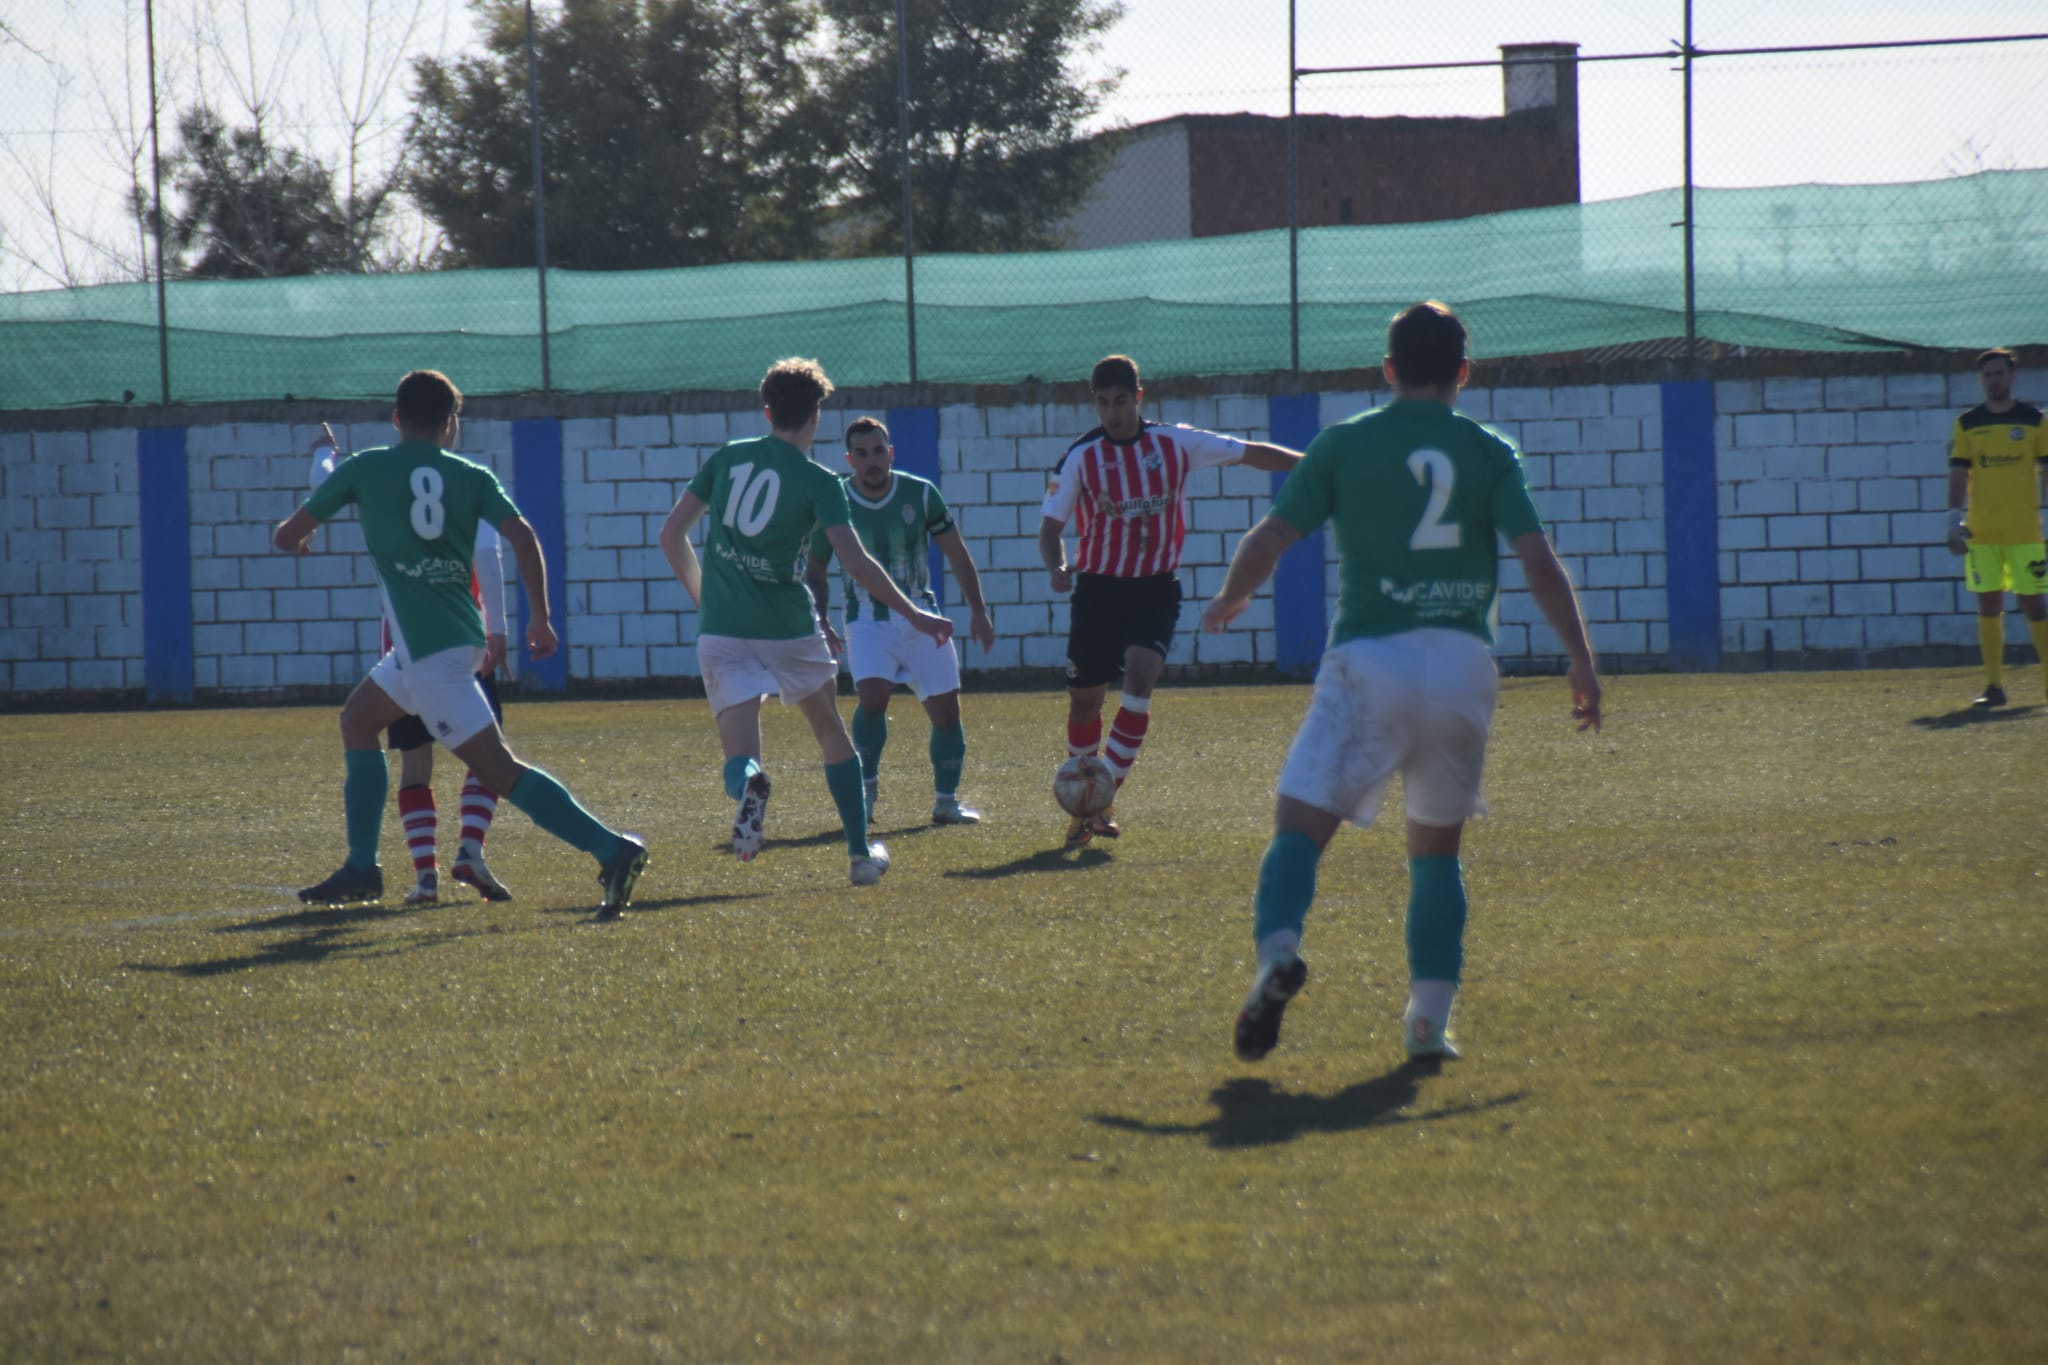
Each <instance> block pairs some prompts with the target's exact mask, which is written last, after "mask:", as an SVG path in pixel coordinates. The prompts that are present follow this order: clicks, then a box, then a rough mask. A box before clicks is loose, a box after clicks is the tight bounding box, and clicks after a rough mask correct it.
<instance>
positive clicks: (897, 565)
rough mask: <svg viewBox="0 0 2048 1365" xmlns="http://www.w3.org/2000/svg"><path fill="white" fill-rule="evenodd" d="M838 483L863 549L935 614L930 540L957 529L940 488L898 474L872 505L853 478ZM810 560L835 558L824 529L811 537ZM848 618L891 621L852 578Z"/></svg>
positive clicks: (845, 477)
mask: <svg viewBox="0 0 2048 1365" xmlns="http://www.w3.org/2000/svg"><path fill="white" fill-rule="evenodd" d="M840 482H842V483H844V484H845V485H846V501H847V505H848V511H849V513H850V514H851V523H852V526H853V532H854V534H855V535H857V536H859V537H860V544H861V548H862V549H864V550H866V551H867V552H868V553H869V554H871V555H873V556H874V557H875V559H876V561H877V562H879V563H880V564H881V566H882V567H883V568H884V569H886V570H887V571H888V574H889V577H890V578H892V579H894V580H895V581H896V586H897V587H899V588H901V589H903V595H904V596H905V597H908V598H909V599H910V600H911V601H913V602H915V603H916V604H917V605H918V606H920V607H923V608H924V609H925V610H926V611H932V610H935V609H936V608H937V606H938V600H937V599H936V598H935V597H933V596H932V556H931V548H932V538H933V537H934V536H942V535H944V534H946V532H948V531H950V530H952V529H953V514H952V513H951V512H949V511H948V510H946V500H945V498H943V497H941V496H940V495H939V486H938V485H937V484H935V483H933V482H932V481H931V480H929V479H920V478H919V477H917V475H915V474H901V473H898V474H894V475H892V476H891V479H890V483H889V488H888V491H887V492H885V493H883V494H882V496H881V497H879V498H876V499H874V500H872V501H870V500H869V499H868V498H866V497H863V496H862V495H861V491H860V486H859V485H858V484H856V483H855V482H854V481H853V476H852V475H851V474H843V475H841V476H840ZM811 558H812V559H815V560H819V561H821V562H828V561H830V560H831V558H832V542H830V541H829V540H827V539H825V535H824V533H823V532H822V531H820V532H818V533H817V534H815V535H813V536H812V537H811ZM846 619H847V620H849V621H861V620H867V621H886V620H888V619H889V608H887V607H886V606H884V605H882V604H881V603H880V602H877V601H876V600H875V599H874V596H873V595H872V594H871V593H869V592H868V591H867V590H866V589H864V588H862V587H861V586H860V584H858V583H856V582H854V581H853V575H852V574H848V575H847V576H846Z"/></svg>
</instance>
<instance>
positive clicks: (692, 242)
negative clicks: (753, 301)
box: [407, 0, 839, 270]
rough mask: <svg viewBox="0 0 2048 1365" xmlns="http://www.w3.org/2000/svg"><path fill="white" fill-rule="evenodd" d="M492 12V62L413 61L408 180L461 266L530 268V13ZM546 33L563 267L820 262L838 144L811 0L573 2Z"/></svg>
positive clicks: (553, 216)
mask: <svg viewBox="0 0 2048 1365" xmlns="http://www.w3.org/2000/svg"><path fill="white" fill-rule="evenodd" d="M479 11H480V18H481V23H482V28H483V32H484V48H485V51H484V53H483V55H481V56H475V57H468V58H464V59H462V60H459V61H453V62H441V61H437V60H433V59H423V60H421V61H419V62H417V63H415V66H414V70H415V74H416V77H417V81H418V92H417V113H418V119H417V123H416V124H415V127H414V134H413V135H414V138H415V144H416V148H417V159H416V161H415V162H414V165H413V168H412V171H411V173H410V175H409V176H408V180H407V186H408V189H409V191H410V193H411V194H412V196H413V198H414V199H415V200H416V201H417V202H418V203H419V205H420V207H421V208H422V210H424V212H425V213H426V214H427V216H428V217H429V218H431V219H433V220H434V222H435V223H437V224H438V225H439V226H440V228H441V230H442V231H443V233H445V234H446V238H447V242H448V256H449V258H450V260H449V263H451V264H456V265H477V266H520V265H530V264H532V262H533V258H534V242H533V176H532V158H531V142H530V139H531V136H532V133H531V128H530V124H529V122H528V118H527V98H526V91H527V74H526V73H527V66H526V31H525V11H524V7H523V5H522V4H520V3H519V0H480V6H479ZM534 25H535V28H534V47H535V53H536V64H537V65H538V67H539V74H540V108H541V143H542V156H543V160H544V163H545V164H544V167H543V171H544V174H545V175H546V177H547V194H546V202H547V250H548V263H549V264H550V265H557V266H567V267H574V268H580V269H585V270H605V269H640V268H654V267H665V266H683V265H703V264H710V263H716V262H723V261H737V260H773V259H779V258H790V257H796V256H802V255H807V254H812V253H813V252H814V250H815V246H816V242H817V237H818V232H819V227H820V219H819V215H818V213H817V211H816V206H817V204H818V203H819V201H820V200H821V199H822V198H823V197H824V196H825V194H826V193H827V191H828V189H829V187H830V184H831V181H832V177H833V174H834V171H833V168H834V166H835V164H836V163H837V155H838V154H837V144H838V140H839V139H838V134H837V132H836V130H835V129H834V128H833V126H832V123H831V121H830V118H829V116H828V110H827V108H826V106H825V103H824V101H823V99H822V98H821V95H820V91H819V90H818V87H817V82H816V77H815V73H816V72H817V71H818V70H819V69H820V64H819V62H818V60H817V52H816V36H817V31H818V15H817V11H816V9H815V6H814V5H813V4H812V3H810V2H809V0H566V3H565V4H564V6H563V8H562V11H561V12H560V13H559V14H556V15H549V16H545V17H544V16H541V15H538V14H537V15H536V16H535V19H534Z"/></svg>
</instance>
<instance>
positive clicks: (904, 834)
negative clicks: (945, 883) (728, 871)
mask: <svg viewBox="0 0 2048 1365" xmlns="http://www.w3.org/2000/svg"><path fill="white" fill-rule="evenodd" d="M937 828H938V826H937V825H932V824H918V825H903V826H901V827H900V828H897V829H883V828H882V827H881V826H879V825H877V824H875V823H874V822H873V821H869V822H868V838H870V839H911V838H915V837H916V836H918V835H920V834H930V833H931V832H932V831H933V830H935V829H937ZM845 842H846V831H845V830H843V829H824V830H819V831H818V832H817V833H816V834H806V835H803V836H801V837H800V838H795V839H763V840H762V841H761V852H763V853H772V852H774V851H775V850H776V849H778V848H823V847H824V846H825V845H826V844H843V843H845ZM711 847H712V849H713V850H714V851H715V852H718V853H722V854H724V855H726V856H727V857H731V856H732V840H730V839H721V840H719V841H718V842H717V843H715V844H713V845H712V846H711Z"/></svg>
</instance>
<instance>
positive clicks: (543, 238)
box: [526, 0, 555, 393]
mask: <svg viewBox="0 0 2048 1365" xmlns="http://www.w3.org/2000/svg"><path fill="white" fill-rule="evenodd" d="M526 117H527V121H528V122H529V123H531V124H532V125H533V263H534V266H533V269H534V276H535V278H536V279H538V280H539V282H540V389H541V392H542V393H553V392H554V390H555V379H554V374H553V371H552V368H551V366H550V364H549V356H548V196H547V186H546V185H545V183H544V182H543V181H542V178H541V171H542V166H541V156H540V61H539V59H538V58H536V57H535V56H534V51H533V0H526Z"/></svg>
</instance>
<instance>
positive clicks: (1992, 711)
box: [1913, 705, 2041, 730]
mask: <svg viewBox="0 0 2048 1365" xmlns="http://www.w3.org/2000/svg"><path fill="white" fill-rule="evenodd" d="M2040 709H2041V708H2040V707H2038V706H2033V705H2027V706H1965V707H1964V708H1963V709H1962V710H1960V711H1950V712H1948V713H1947V714H1945V715H1939V716H1915V717H1913V724H1914V725H1916V726H1918V727H1919V728H1920V729H1922V730H1960V729H1962V728H1964V727H1965V726H1969V725H1997V724H2001V723H2003V722H2005V721H2009V720H2024V719H2026V718H2028V717H2030V716H2032V715H2034V714H2035V713H2036V712H2038V711H2040Z"/></svg>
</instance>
